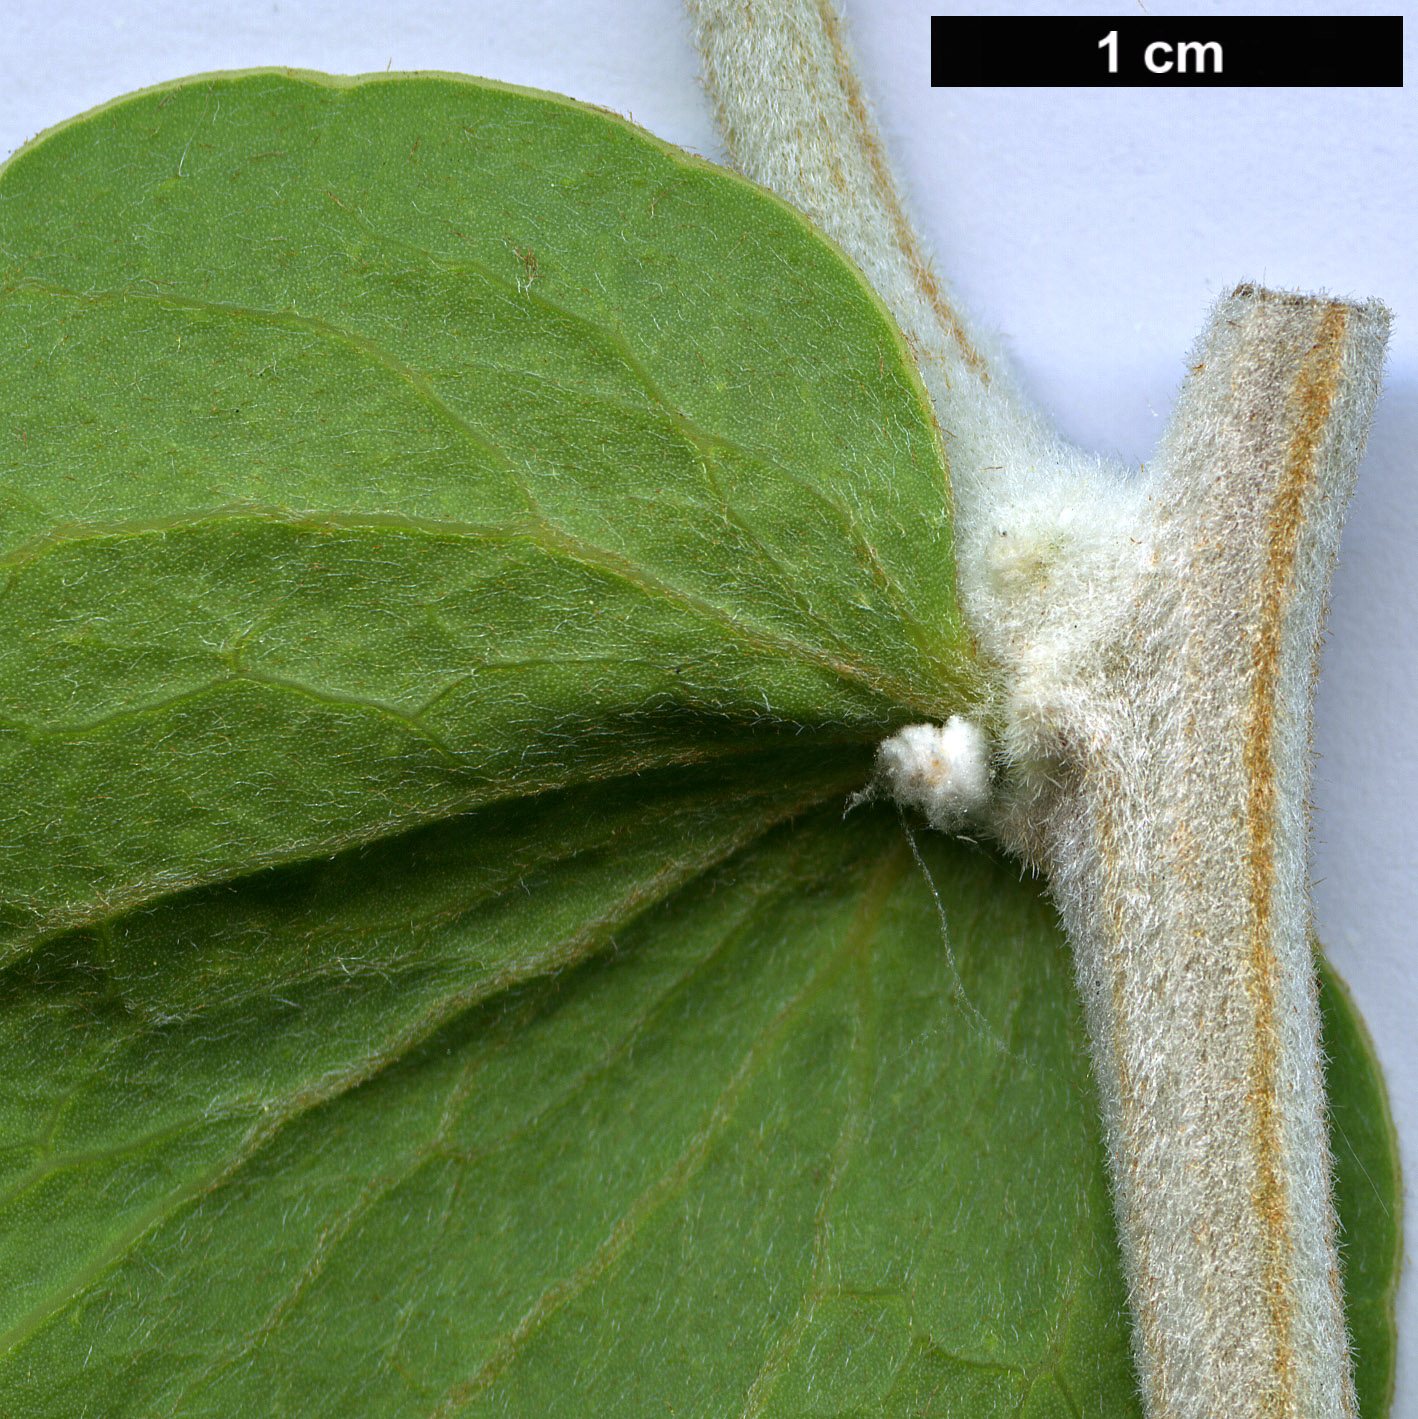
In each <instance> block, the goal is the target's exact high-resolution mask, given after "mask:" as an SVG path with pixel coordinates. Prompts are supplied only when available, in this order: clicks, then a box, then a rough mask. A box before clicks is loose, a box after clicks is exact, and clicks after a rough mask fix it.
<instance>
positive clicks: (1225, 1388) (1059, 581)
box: [690, 0, 1388, 1419]
mask: <svg viewBox="0 0 1418 1419" xmlns="http://www.w3.org/2000/svg"><path fill="white" fill-rule="evenodd" d="M690 11H691V15H692V17H693V19H694V23H695V26H696V37H697V39H698V41H699V44H700V47H701V50H702V52H703V54H704V62H705V78H706V82H707V85H708V87H709V91H710V93H711V95H712V97H713V100H714V103H715V106H716V109H717V111H718V117H719V121H720V125H721V128H722V131H723V133H724V135H725V139H726V141H727V143H728V145H729V147H730V149H731V151H732V153H733V154H734V157H735V160H736V162H737V163H738V164H739V166H740V167H741V168H742V169H743V171H744V172H745V173H746V174H747V175H748V176H749V177H752V178H754V179H755V180H757V181H759V182H762V183H764V184H765V185H767V186H770V187H772V188H774V189H775V190H776V191H777V192H778V193H779V194H780V195H781V196H783V197H784V198H786V199H787V200H789V201H791V202H793V203H795V204H796V205H798V206H799V207H801V208H803V209H804V210H805V211H807V212H808V213H809V215H811V216H812V217H813V218H814V219H815V220H816V221H817V222H818V223H819V224H820V225H821V226H822V227H823V228H824V229H825V230H826V231H827V233H828V234H829V235H830V236H832V237H833V238H834V239H835V240H836V241H837V242H838V243H839V244H840V245H841V246H843V247H844V248H845V249H846V251H847V252H848V254H849V255H851V256H852V258H853V259H854V260H855V261H856V262H857V263H858V265H860V266H861V268H862V270H863V272H864V273H865V274H866V275H867V277H868V278H869V279H870V280H871V281H872V282H873V284H874V285H875V286H876V289H877V290H878V292H879V293H880V295H881V296H882V298H883V300H885V301H886V303H887V304H888V306H890V307H891V309H892V311H893V312H894V314H895V315H896V317H897V320H898V321H899V322H900V324H901V326H902V328H903V330H904V331H905V333H906V335H907V338H908V340H909V341H910V343H911V345H912V348H913V350H914V351H915V353H916V356H917V360H918V363H919V365H920V368H921V371H922V376H923V378H924V379H925V381H926V384H927V387H928V388H929V389H930V391H931V394H932V397H933V399H934V401H935V405H936V412H937V417H938V419H939V421H940V424H941V426H942V429H943V431H944V434H945V439H946V444H947V450H948V453H949V456H950V464H951V480H952V487H953V490H954V496H955V499H956V555H957V563H958V574H959V587H960V595H961V602H962V608H963V610H964V612H965V614H966V617H967V619H968V621H969V623H970V626H971V629H972V632H973V633H974V634H975V636H976V638H977V640H978V642H979V644H980V646H981V648H982V650H983V652H984V654H985V655H986V657H987V658H988V659H989V661H990V662H991V663H992V664H993V665H994V666H995V667H997V669H998V702H997V705H996V719H997V725H998V728H999V731H1000V755H1001V759H1002V762H1003V772H1002V773H1001V774H1000V776H999V778H998V780H997V782H998V783H999V784H1000V785H1001V786H1000V788H999V791H998V792H997V794H996V796H995V799H994V801H993V802H992V804H991V805H990V807H989V809H988V814H989V817H990V820H991V823H992V826H993V828H994V830H995V832H996V834H997V835H998V836H999V837H1000V838H1001V840H1002V841H1004V842H1005V843H1006V844H1007V845H1008V846H1009V847H1011V848H1012V849H1014V850H1015V851H1017V852H1019V853H1021V854H1022V855H1024V856H1025V857H1026V858H1027V859H1029V860H1030V861H1031V862H1033V863H1035V864H1036V865H1038V866H1040V867H1042V868H1043V869H1044V870H1045V871H1046V872H1047V873H1048V876H1049V881H1050V886H1051V890H1052V892H1053V895H1054V898H1055V900H1056V902H1057V904H1058V907H1059V911H1060V914H1061V916H1062V918H1063V921H1064V924H1065V927H1066V929H1067V931H1068V933H1069V937H1070V940H1071V943H1072V946H1073V950H1074V957H1075V962H1076V969H1077V974H1078V980H1079V985H1080V988H1081V991H1082V995H1083V1000H1084V1005H1085V1010H1086V1014H1087V1018H1088V1025H1089V1032H1090V1038H1091V1042H1092V1048H1093V1056H1094V1069H1095V1074H1096V1076H1097V1079H1098V1084H1099V1091H1100V1094H1101V1097H1102V1104H1103V1115H1104V1123H1105V1128H1106V1133H1107V1139H1108V1145H1109V1163H1110V1169H1111V1176H1112V1186H1113V1195H1114V1201H1115V1206H1116V1209H1117V1214H1118V1223H1119V1233H1120V1239H1121V1244H1122V1251H1123V1258H1124V1264H1125V1268H1126V1272H1127V1279H1128V1286H1129V1295H1130V1300H1131V1305H1132V1312H1133V1321H1134V1351H1135V1354H1136V1359H1137V1365H1138V1372H1139V1378H1140V1383H1141V1386H1142V1390H1143V1396H1144V1402H1145V1407H1146V1411H1147V1413H1148V1415H1149V1419H1164V1417H1165V1419H1203V1416H1206V1419H1213V1417H1214V1416H1226V1419H1263V1417H1264V1419H1279V1417H1280V1416H1286V1417H1287V1419H1339V1416H1352V1415H1353V1414H1354V1413H1355V1400H1354V1390H1353V1384H1352V1380H1351V1377H1350V1365H1349V1353H1348V1340H1347V1336H1346V1331H1345V1327H1344V1319H1343V1306H1342V1297H1341V1287H1340V1272H1339V1264H1338V1255H1337V1249H1336V1245H1335V1219H1334V1212H1333V1205H1332V1202H1331V1198H1330V1180H1329V1171H1330V1169H1329V1150H1328V1142H1327V1134H1326V1128H1325V1114H1324V1093H1323V1071H1322V1061H1321V1055H1320V1049H1319V1037H1318V1014H1317V1009H1316V1000H1315V979H1314V970H1313V964H1312V959H1311V948H1310V911H1309V896H1308V879H1309V873H1308V827H1309V825H1308V808H1307V803H1308V788H1309V768H1310V701H1311V692H1312V685H1313V679H1314V671H1315V666H1316V661H1317V656H1318V646H1319V637H1320V630H1321V625H1322V621H1323V615H1324V609H1325V603H1326V598H1327V595H1328V586H1329V578H1330V570H1331V567H1332V565H1333V561H1334V556H1335V552H1336V548H1337V546H1338V539H1339V531H1340V527H1341V524H1342V521H1343V516H1344V509H1345V506H1346V503H1347V499H1348V494H1349V489H1350V485H1351V483H1352V480H1353V475H1354V471H1355V469H1356V467H1357V464H1358V461H1359V456H1360V453H1361V452H1362V448H1363V442H1364V438H1365V435H1366V433H1367V430H1368V426H1369V421H1370V417H1371V414H1372V409H1373V404H1374V401H1375V399H1376V398H1377V394H1378V386H1379V377H1380V369H1381V364H1382V358H1383V350H1384V345H1385V342H1386V338H1387V328H1388V317H1387V312H1385V311H1384V310H1383V308H1382V307H1381V306H1379V305H1377V304H1376V303H1370V304H1366V305H1352V304H1347V303H1344V302H1340V301H1334V300H1329V299H1325V298H1322V297H1309V296H1299V295H1290V294H1280V293H1275V292H1270V291H1265V290H1261V289H1258V288H1255V287H1252V286H1241V287H1239V288H1237V289H1236V290H1235V291H1234V292H1232V294H1231V295H1230V296H1229V297H1227V298H1226V299H1225V300H1224V301H1222V302H1221V303H1220V305H1219V306H1218V307H1217V309H1216V310H1215V311H1214V312H1213V315H1212V318H1211V322H1210V325H1209V326H1208V328H1207V330H1206V332H1205V334H1204V335H1203V337H1202V340H1201V342H1200V345H1199V346H1198V349H1197V351H1196V352H1195V353H1194V355H1193V358H1192V360H1191V362H1190V371H1191V372H1190V374H1189V376H1188V378H1187V380H1186V383H1185V385H1184V386H1183V389H1182V392H1181V395H1180V398H1179V400H1178V404H1177V408H1176V410H1175V413H1174V415H1173V418H1172V421H1171V423H1170V425H1169V428H1168V432H1167V434H1166V436H1165V438H1164V440H1163V444H1162V447H1161V449H1160V450H1159V453H1158V457H1157V458H1156V460H1155V461H1154V463H1153V465H1152V469H1151V471H1150V472H1149V473H1148V474H1146V475H1140V476H1133V477H1129V476H1128V475H1127V473H1126V472H1125V471H1124V470H1122V469H1120V468H1113V467H1109V466H1106V465H1105V464H1103V463H1101V462H1100V461H1098V460H1096V459H1093V458H1091V457H1089V456H1087V455H1085V454H1082V453H1080V452H1078V451H1076V450H1074V449H1071V448H1068V447H1067V446H1066V445H1064V444H1063V443H1062V442H1061V441H1060V440H1059V439H1058V438H1057V437H1056V436H1055V435H1054V434H1053V433H1052V432H1051V431H1050V430H1049V428H1048V427H1047V425H1046V424H1045V422H1044V421H1043V420H1042V419H1041V418H1040V416H1039V415H1038V414H1037V413H1036V412H1034V411H1033V410H1032V409H1030V408H1029V407H1028V406H1027V405H1026V404H1025V402H1024V401H1023V399H1022V398H1021V397H1020V395H1019V394H1018V392H1017V390H1015V389H1014V388H1013V386H1012V381H1011V378H1010V376H1009V374H1008V372H1007V371H1006V370H1005V369H1004V367H1003V365H1002V362H999V361H997V360H994V359H992V358H991V357H990V356H989V355H988V354H987V353H986V345H985V342H984V341H982V340H981V339H980V338H979V336H978V335H977V334H975V333H974V332H973V331H972V330H971V328H970V326H969V323H968V322H967V321H966V320H965V319H964V317H963V316H962V315H961V314H960V313H959V312H958V310H957V309H956V308H955V306H954V303H953V302H952V300H951V299H950V297H949V295H948V293H947V292H946V290H945V289H944V287H943V285H942V284H941V283H940V281H939V280H938V279H937V278H936V277H935V275H934V274H933V273H932V271H931V269H930V267H929V266H928V265H927V263H926V261H925V259H924V257H923V255H922V248H921V244H920V242H919V241H918V239H917V238H916V236H915V235H914V233H913V232H912V230H911V227H910V225H909V223H908V221H907V220H906V217H905V215H904V212H903V208H902V204H901V202H900V200H899V197H898V195H897V193H896V189H895V186H894V183H893V181H892V178H891V175H890V171H889V168H888V167H887V164H886V161H885V157H884V154H883V150H882V146H881V143H880V140H879V139H878V137H877V135H876V133H875V130H874V128H873V126H872V123H871V119H870V115H869V113H868V110H867V106H866V104H865V102H864V100H863V98H862V95H861V93H860V90H859V87H858V85H857V81H856V79H855V77H854V75H853V73H852V70H851V66H850V61H849V58H848V54H847V50H846V46H845V44H844V41H843V38H842V33H841V25H840V21H839V19H838V17H837V15H836V13H835V11H834V10H833V9H832V8H831V6H830V4H829V3H827V0H747V3H745V0H690Z"/></svg>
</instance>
